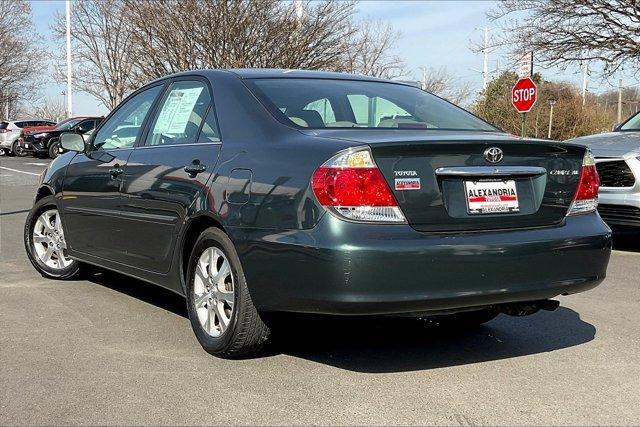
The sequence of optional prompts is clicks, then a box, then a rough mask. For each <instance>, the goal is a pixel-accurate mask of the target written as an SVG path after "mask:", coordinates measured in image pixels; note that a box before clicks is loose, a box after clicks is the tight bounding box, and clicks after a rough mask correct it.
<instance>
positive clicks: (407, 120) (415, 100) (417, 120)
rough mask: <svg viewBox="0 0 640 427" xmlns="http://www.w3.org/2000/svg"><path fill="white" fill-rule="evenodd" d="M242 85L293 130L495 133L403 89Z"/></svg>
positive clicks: (349, 84)
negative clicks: (326, 109)
mask: <svg viewBox="0 0 640 427" xmlns="http://www.w3.org/2000/svg"><path fill="white" fill-rule="evenodd" d="M247 83H248V85H249V87H250V89H251V90H252V91H253V92H254V94H255V95H256V96H257V97H258V98H259V99H260V100H261V101H263V103H264V104H265V105H266V106H267V108H269V110H270V111H271V112H272V114H274V115H275V116H276V117H277V118H278V119H280V120H284V121H285V123H286V122H289V123H291V124H293V125H296V126H302V127H309V128H320V127H337V128H353V129H363V128H386V129H442V130H481V131H498V129H496V128H495V127H493V126H491V125H490V124H488V123H487V122H485V121H483V120H482V119H480V118H478V117H476V116H474V115H472V114H470V113H469V112H467V111H465V110H463V109H461V108H459V107H456V106H455V105H453V104H451V103H449V102H447V101H445V100H443V99H441V98H438V97H436V96H434V95H432V94H430V93H428V92H425V91H423V90H421V89H418V88H416V87H412V86H409V85H404V84H396V83H389V82H374V81H361V80H336V79H310V78H309V79H306V78H304V79H283V78H277V79H272V78H265V79H251V80H248V81H247ZM324 99H327V100H329V101H330V102H328V104H330V105H331V107H332V108H331V112H332V113H331V114H333V116H334V117H332V118H334V119H335V122H333V123H332V122H330V121H325V122H324V123H323V120H322V114H323V113H324V108H323V106H324V105H323V103H318V104H316V102H317V101H318V100H320V101H322V100H324ZM306 107H311V108H313V109H311V110H310V109H307V108H306ZM303 115H304V117H303ZM327 120H329V117H327Z"/></svg>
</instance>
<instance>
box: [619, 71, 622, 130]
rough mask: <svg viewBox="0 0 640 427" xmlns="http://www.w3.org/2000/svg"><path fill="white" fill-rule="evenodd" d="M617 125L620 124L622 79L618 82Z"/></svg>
mask: <svg viewBox="0 0 640 427" xmlns="http://www.w3.org/2000/svg"><path fill="white" fill-rule="evenodd" d="M618 123H622V79H620V81H619V82H618Z"/></svg>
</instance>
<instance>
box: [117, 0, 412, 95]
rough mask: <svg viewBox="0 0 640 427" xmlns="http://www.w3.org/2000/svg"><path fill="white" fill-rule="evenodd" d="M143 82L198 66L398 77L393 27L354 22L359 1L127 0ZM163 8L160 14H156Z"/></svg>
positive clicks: (137, 78)
mask: <svg viewBox="0 0 640 427" xmlns="http://www.w3.org/2000/svg"><path fill="white" fill-rule="evenodd" d="M123 1H124V6H125V7H124V8H125V12H124V15H123V18H124V20H125V21H126V22H127V24H128V25H129V26H131V28H132V29H133V30H132V31H131V33H132V35H133V43H132V47H133V51H134V54H133V62H134V69H133V72H132V76H133V78H134V80H135V81H136V82H138V83H140V82H144V81H148V80H150V79H153V78H157V77H160V76H163V75H166V74H169V73H173V72H177V71H182V70H189V69H198V68H243V67H256V68H285V69H292V68H305V69H320V70H334V71H350V72H358V73H363V74H370V75H377V76H382V77H393V76H395V75H397V72H398V70H399V69H400V66H399V64H400V61H399V60H398V59H397V58H396V57H394V56H391V55H390V54H389V49H390V48H391V46H392V45H393V42H394V40H395V37H396V35H395V33H394V32H393V31H392V29H391V28H389V27H382V28H383V31H382V32H378V29H379V28H376V27H374V26H373V25H370V26H361V25H356V24H355V23H354V16H355V3H354V2H334V1H321V2H311V1H307V2H303V3H302V4H301V8H299V9H298V10H297V11H296V8H295V7H294V4H292V3H291V2H280V1H277V0H236V1H231V0H206V1H198V0H182V1H178V0H165V1H156V2H140V1H136V0H123ZM159 16H162V20H158V18H157V17H159Z"/></svg>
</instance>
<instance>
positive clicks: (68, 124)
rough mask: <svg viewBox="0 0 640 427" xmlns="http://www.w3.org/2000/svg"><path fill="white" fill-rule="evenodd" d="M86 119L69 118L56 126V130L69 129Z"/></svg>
mask: <svg viewBox="0 0 640 427" xmlns="http://www.w3.org/2000/svg"><path fill="white" fill-rule="evenodd" d="M82 120H84V119H68V120H65V121H64V122H60V123H59V124H58V126H56V127H55V130H69V129H71V128H72V127H74V126H75V125H77V124H78V123H80V122H81V121H82Z"/></svg>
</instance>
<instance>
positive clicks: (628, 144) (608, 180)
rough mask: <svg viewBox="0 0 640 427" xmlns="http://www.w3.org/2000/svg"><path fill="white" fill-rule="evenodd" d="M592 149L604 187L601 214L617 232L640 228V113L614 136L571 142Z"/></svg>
mask: <svg viewBox="0 0 640 427" xmlns="http://www.w3.org/2000/svg"><path fill="white" fill-rule="evenodd" d="M568 142H575V143H577V144H584V145H586V146H588V147H589V148H590V149H591V151H592V152H593V155H594V156H595V160H596V168H597V169H598V175H599V176H600V181H601V187H600V195H599V204H598V211H599V212H600V215H601V216H602V218H603V219H604V220H605V222H606V223H607V224H609V225H610V226H612V227H613V228H616V229H619V230H624V229H637V228H638V227H640V113H637V114H635V115H634V116H632V117H630V118H629V119H628V120H627V121H626V122H624V123H622V124H621V125H618V126H616V127H615V128H614V130H613V132H607V133H601V134H597V135H589V136H583V137H580V138H575V139H572V140H569V141H568Z"/></svg>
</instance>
